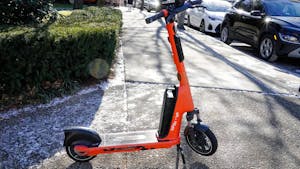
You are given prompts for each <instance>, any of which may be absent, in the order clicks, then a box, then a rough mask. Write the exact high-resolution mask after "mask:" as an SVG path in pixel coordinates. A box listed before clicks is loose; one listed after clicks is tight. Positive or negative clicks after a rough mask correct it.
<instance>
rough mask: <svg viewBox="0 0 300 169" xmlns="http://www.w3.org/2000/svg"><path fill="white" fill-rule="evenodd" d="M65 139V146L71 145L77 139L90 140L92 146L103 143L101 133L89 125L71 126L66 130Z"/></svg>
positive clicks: (81, 140) (80, 140)
mask: <svg viewBox="0 0 300 169" xmlns="http://www.w3.org/2000/svg"><path fill="white" fill-rule="evenodd" d="M64 133H65V140H64V146H69V145H71V144H73V143H75V142H77V141H79V142H89V144H91V146H92V147H97V146H99V144H100V143H101V141H102V140H101V138H100V136H99V134H98V133H97V132H96V131H95V130H93V129H90V128H87V127H71V128H68V129H65V130H64Z"/></svg>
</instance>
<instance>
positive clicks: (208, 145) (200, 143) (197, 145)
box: [184, 125, 218, 156]
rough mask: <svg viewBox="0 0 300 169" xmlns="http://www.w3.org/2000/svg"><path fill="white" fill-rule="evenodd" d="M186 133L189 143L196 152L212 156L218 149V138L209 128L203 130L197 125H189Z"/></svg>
mask: <svg viewBox="0 0 300 169" xmlns="http://www.w3.org/2000/svg"><path fill="white" fill-rule="evenodd" d="M184 133H185V139H186V141H187V143H188V145H189V146H190V147H191V148H192V149H193V150H194V151H195V152H196V153H198V154H200V155H203V156H210V155H212V154H214V153H215V152H216V151H217V148H218V141H217V138H216V136H215V135H214V133H213V132H212V131H211V130H210V129H209V128H206V129H205V130H202V129H199V128H197V127H195V125H194V127H189V126H187V127H186V128H185V130H184Z"/></svg>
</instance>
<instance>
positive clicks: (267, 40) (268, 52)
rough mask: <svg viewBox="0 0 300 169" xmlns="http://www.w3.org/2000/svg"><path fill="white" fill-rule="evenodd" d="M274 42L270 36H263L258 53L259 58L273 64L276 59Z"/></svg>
mask: <svg viewBox="0 0 300 169" xmlns="http://www.w3.org/2000/svg"><path fill="white" fill-rule="evenodd" d="M275 49H276V42H275V41H274V39H273V38H272V36H271V35H264V36H263V37H262V38H261V40H260V43H259V48H258V53H259V57H261V58H262V59H264V60H266V61H269V62H274V61H276V60H277V59H278V55H277V54H276V51H275Z"/></svg>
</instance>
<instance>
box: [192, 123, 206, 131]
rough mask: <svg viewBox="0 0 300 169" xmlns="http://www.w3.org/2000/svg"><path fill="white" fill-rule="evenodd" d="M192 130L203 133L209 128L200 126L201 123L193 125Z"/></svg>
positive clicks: (203, 125)
mask: <svg viewBox="0 0 300 169" xmlns="http://www.w3.org/2000/svg"><path fill="white" fill-rule="evenodd" d="M194 128H195V129H196V130H200V131H202V132H204V133H205V132H206V131H207V130H208V129H209V127H208V126H207V125H205V124H202V123H197V124H194Z"/></svg>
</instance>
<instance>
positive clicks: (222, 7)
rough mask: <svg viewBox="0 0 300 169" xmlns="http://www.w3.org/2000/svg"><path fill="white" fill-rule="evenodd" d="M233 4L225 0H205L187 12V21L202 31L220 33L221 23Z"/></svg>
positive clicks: (189, 24)
mask: <svg viewBox="0 0 300 169" xmlns="http://www.w3.org/2000/svg"><path fill="white" fill-rule="evenodd" d="M231 6H232V4H231V3H230V2H228V1H225V0H213V1H212V0H204V1H203V2H202V4H201V6H200V7H196V8H190V9H188V10H187V12H186V16H185V17H186V23H187V25H188V26H194V27H197V28H199V29H200V31H201V32H211V33H220V25H221V23H222V21H223V19H224V16H225V14H226V12H227V10H228V9H229V8H230V7H231Z"/></svg>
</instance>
